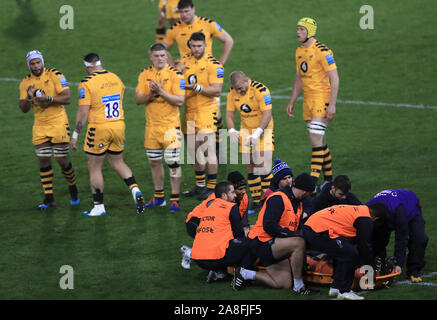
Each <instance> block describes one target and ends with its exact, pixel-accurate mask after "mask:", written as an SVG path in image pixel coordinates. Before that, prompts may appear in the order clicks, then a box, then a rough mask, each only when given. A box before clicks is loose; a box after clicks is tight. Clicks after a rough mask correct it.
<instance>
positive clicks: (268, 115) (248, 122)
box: [226, 71, 274, 213]
mask: <svg viewBox="0 0 437 320" xmlns="http://www.w3.org/2000/svg"><path fill="white" fill-rule="evenodd" d="M229 78H230V82H231V89H230V90H229V93H228V97H227V105H226V124H227V127H228V129H229V134H230V138H231V141H232V142H237V141H239V142H240V147H239V151H240V152H241V153H242V155H243V160H244V162H245V163H246V167H247V173H248V177H247V180H248V184H249V190H250V193H251V195H252V201H253V202H252V207H251V209H250V210H249V213H254V212H255V211H257V210H259V209H260V199H261V193H262V191H263V190H264V191H265V190H267V188H268V187H269V185H270V179H271V178H272V177H273V176H272V174H271V173H270V171H271V169H272V155H273V150H274V144H273V142H274V141H273V117H272V98H271V96H270V91H269V89H268V88H267V87H266V86H265V85H264V84H262V83H260V82H258V81H254V80H251V79H249V78H248V77H247V76H246V74H244V72H242V71H234V72H232V73H231V74H230V76H229ZM236 110H238V111H239V112H240V118H241V126H240V130H236V129H235V111H236Z"/></svg>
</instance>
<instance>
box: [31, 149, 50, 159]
mask: <svg viewBox="0 0 437 320" xmlns="http://www.w3.org/2000/svg"><path fill="white" fill-rule="evenodd" d="M35 154H36V156H37V157H51V156H52V147H43V148H38V149H35Z"/></svg>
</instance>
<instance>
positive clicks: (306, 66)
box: [300, 61, 308, 72]
mask: <svg viewBox="0 0 437 320" xmlns="http://www.w3.org/2000/svg"><path fill="white" fill-rule="evenodd" d="M300 70H302V71H303V72H307V71H308V65H307V63H306V61H304V62H302V63H301V64H300Z"/></svg>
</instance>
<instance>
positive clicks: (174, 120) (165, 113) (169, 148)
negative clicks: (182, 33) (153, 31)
mask: <svg viewBox="0 0 437 320" xmlns="http://www.w3.org/2000/svg"><path fill="white" fill-rule="evenodd" d="M149 58H150V60H151V61H152V63H153V65H152V66H151V67H149V68H147V69H144V70H143V71H142V72H141V73H140V75H139V77H138V85H137V88H136V93H135V102H136V104H141V105H142V104H145V105H146V132H145V136H144V147H145V148H146V152H147V157H148V158H149V164H150V167H151V170H152V178H153V184H154V187H155V194H154V197H153V198H152V200H151V201H150V202H149V203H148V204H146V208H152V207H156V206H160V207H162V206H165V205H166V202H165V197H164V167H163V165H162V155H163V154H164V159H165V162H166V163H167V165H168V167H169V169H170V184H171V191H172V192H171V196H170V211H179V210H180V206H179V193H180V186H181V181H182V169H181V167H180V164H179V157H180V152H181V146H182V142H181V141H182V139H183V138H182V132H181V130H180V129H181V128H180V127H181V123H180V114H179V107H181V106H182V105H183V104H184V101H185V90H184V89H185V80H184V76H183V74H182V72H179V71H178V70H176V69H175V68H173V67H171V66H170V65H169V64H168V63H167V50H166V48H165V46H164V45H163V44H162V43H155V44H153V45H152V46H151V47H150V49H149Z"/></svg>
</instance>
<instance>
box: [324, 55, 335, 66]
mask: <svg viewBox="0 0 437 320" xmlns="http://www.w3.org/2000/svg"><path fill="white" fill-rule="evenodd" d="M326 61H327V62H328V65H331V64H333V63H334V62H335V61H334V57H333V56H332V54H328V55H326Z"/></svg>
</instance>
